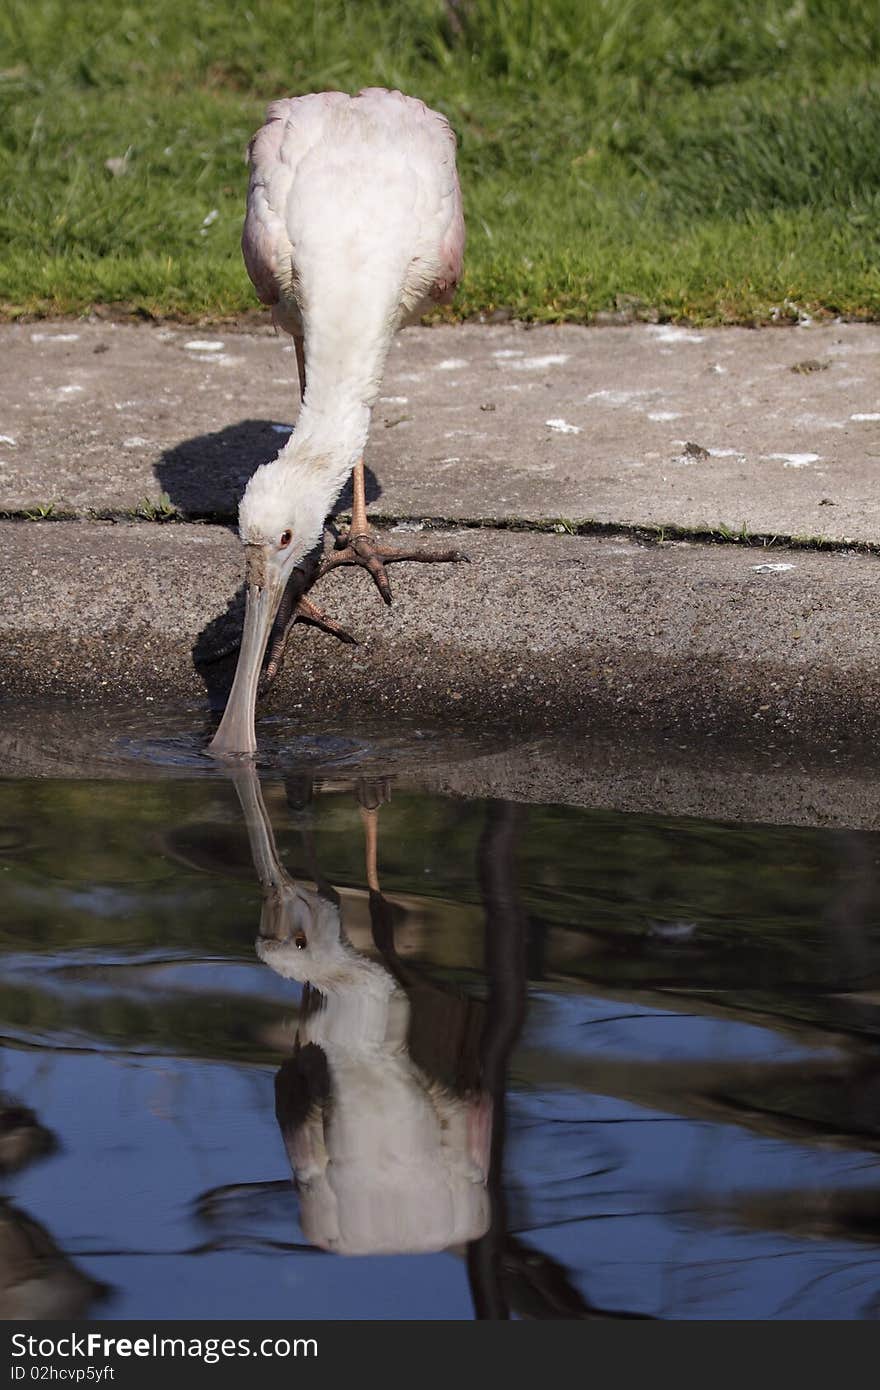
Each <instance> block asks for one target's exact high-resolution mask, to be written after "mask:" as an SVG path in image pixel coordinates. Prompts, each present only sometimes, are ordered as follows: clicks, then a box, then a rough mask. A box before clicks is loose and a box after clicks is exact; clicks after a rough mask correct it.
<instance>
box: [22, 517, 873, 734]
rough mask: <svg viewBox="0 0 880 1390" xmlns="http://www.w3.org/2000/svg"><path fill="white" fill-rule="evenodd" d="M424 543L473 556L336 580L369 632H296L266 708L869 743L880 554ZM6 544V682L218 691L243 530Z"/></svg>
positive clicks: (234, 628) (104, 694)
mask: <svg viewBox="0 0 880 1390" xmlns="http://www.w3.org/2000/svg"><path fill="white" fill-rule="evenodd" d="M401 539H405V540H406V541H407V542H409V541H411V540H413V539H416V540H418V539H419V538H418V537H415V538H414V537H413V536H412V535H410V534H406V535H405V536H402V537H401ZM422 539H423V540H424V542H425V543H426V544H433V543H434V542H435V541H440V540H442V541H444V542H446V541H447V539H448V541H449V542H454V543H455V544H457V545H461V546H462V547H463V548H465V549H466V550H467V551H468V552H469V554H470V556H471V559H472V563H471V564H470V565H456V566H430V567H428V566H425V567H424V568H423V567H420V566H416V565H409V566H407V565H400V566H397V567H395V568H394V570H392V581H393V583H394V585H395V603H394V606H393V607H392V608H391V609H390V610H385V609H384V607H383V605H382V604H381V602H380V601H379V599H378V596H377V595H376V594H375V592H374V591H373V590H372V586H371V585H370V583H369V582H368V580H367V578H366V576H365V575H361V574H360V573H356V572H354V571H351V570H345V571H337V572H334V573H333V574H332V575H330V576H328V578H327V580H326V581H324V582H323V583H322V585H321V586H320V588H319V589H318V590H317V591H316V596H317V597H318V598H319V601H320V603H321V605H322V606H324V607H325V608H326V609H327V610H328V612H330V613H332V614H333V615H334V616H335V617H337V618H338V619H339V620H340V621H342V622H343V623H345V624H346V625H348V626H350V628H351V629H352V631H354V632H355V634H356V635H357V636H358V637H359V638H360V639H361V645H360V646H359V647H357V648H354V649H352V648H344V647H342V646H340V645H338V644H337V643H335V642H333V641H332V640H331V639H329V638H327V637H326V636H324V635H323V634H321V633H317V632H315V631H312V630H310V629H307V628H305V627H303V626H302V625H299V626H298V627H297V630H296V631H295V633H294V636H293V639H292V644H291V646H290V648H289V651H288V657H287V662H286V668H285V671H284V673H283V675H282V677H281V679H280V681H279V683H278V686H277V688H276V689H275V691H274V692H273V694H272V698H271V701H270V702H269V703H268V704H267V706H266V710H267V711H269V712H271V711H273V710H274V711H276V712H277V711H287V712H289V713H292V714H294V715H296V716H297V717H303V718H307V717H309V716H311V715H314V714H315V713H316V712H320V714H321V715H329V714H333V715H334V716H339V717H343V716H345V717H349V716H354V715H358V714H369V715H371V716H375V717H379V718H391V719H396V718H400V717H404V716H407V717H413V718H418V719H429V720H432V721H435V722H438V721H442V722H445V723H448V724H452V725H459V726H466V725H471V726H480V727H486V726H490V725H491V726H494V727H505V728H509V729H511V730H513V729H515V730H520V731H523V732H528V733H535V732H538V731H541V730H553V729H559V728H560V727H562V728H578V729H595V728H597V727H600V726H602V727H606V728H610V729H616V730H621V729H633V730H635V729H640V730H646V731H647V730H651V731H654V732H660V733H665V734H672V733H675V732H676V731H678V732H681V733H699V734H701V735H703V736H711V737H715V738H722V737H724V738H739V739H745V740H746V741H747V742H751V743H760V744H762V745H764V746H769V747H774V746H779V747H783V746H788V745H791V746H801V747H806V748H812V749H825V750H834V749H840V748H843V747H852V746H854V745H856V744H858V743H863V744H870V743H871V742H872V740H874V739H875V738H876V736H877V732H878V723H880V719H878V710H880V636H878V632H877V627H876V622H875V614H876V612H877V607H878V592H880V569H878V564H880V561H878V560H877V559H876V558H875V557H873V556H868V555H859V554H846V553H843V554H831V555H828V554H825V555H820V554H813V553H810V552H805V551H791V552H785V551H782V550H777V549H775V548H774V549H773V550H771V551H762V550H756V549H750V548H747V547H741V546H718V547H712V546H698V545H689V544H684V543H676V544H668V545H663V546H642V545H638V544H635V543H630V542H626V541H622V540H616V539H614V538H587V537H573V536H567V535H559V536H555V535H535V534H529V533H499V532H492V531H468V532H458V533H449V534H448V537H447V535H443V536H441V535H440V534H439V533H432V534H431V535H430V536H428V535H424V536H423V537H422ZM0 545H2V550H3V554H4V565H3V573H2V582H0V659H2V661H0V694H2V695H5V696H9V697H16V698H36V697H39V698H45V697H65V698H75V699H77V700H91V701H106V700H108V699H116V700H123V699H124V700H129V701H136V700H139V699H142V698H144V697H146V696H150V697H152V698H153V699H168V698H171V697H173V698H180V697H190V698H196V699H198V700H199V702H200V703H202V702H204V704H205V706H207V705H208V704H209V703H210V704H212V705H213V706H214V707H215V708H219V707H220V706H221V705H222V703H223V701H224V699H225V694H226V688H227V686H228V683H229V681H230V679H231V670H232V665H233V659H231V658H230V659H228V660H226V661H225V662H224V661H221V662H219V663H215V664H209V665H198V664H194V652H195V653H196V655H197V656H198V657H199V658H203V657H209V656H211V655H212V654H213V653H216V652H217V651H218V650H219V649H221V648H223V647H224V646H227V645H228V644H229V643H230V642H231V641H234V639H235V637H236V636H237V633H238V631H239V627H240V602H239V601H237V600H236V593H237V590H238V588H239V585H240V579H241V567H242V561H241V553H240V546H239V544H238V541H237V539H236V537H235V536H234V534H233V533H232V532H231V531H227V530H225V529H223V528H218V527H211V526H207V525H205V526H187V525H168V526H157V525H148V524H144V525H136V524H123V525H114V524H111V523H103V524H102V523H86V522H70V523H66V522H55V523H53V522H42V523H26V522H7V523H3V524H0ZM766 565H769V566H771V568H770V569H765V568H763V567H764V566H766ZM773 566H783V567H785V568H782V569H774V568H772V567H773ZM832 756H834V755H833V754H832Z"/></svg>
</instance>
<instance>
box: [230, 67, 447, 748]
mask: <svg viewBox="0 0 880 1390" xmlns="http://www.w3.org/2000/svg"><path fill="white" fill-rule="evenodd" d="M250 164H251V178H250V186H249V189H248V207H247V217H246V220H245V226H244V235H243V237H242V250H243V252H244V258H245V263H246V265H247V269H248V274H249V275H250V277H251V279H252V280H253V282H254V285H255V287H256V290H257V293H258V295H259V296H260V299H261V300H262V301H263V302H264V303H265V304H269V305H271V306H272V314H273V318H274V319H275V322H276V323H277V324H280V326H281V327H282V328H285V329H287V331H288V332H290V333H291V334H293V335H294V340H295V343H296V349H297V364H298V366H299V375H300V386H301V391H302V398H303V399H302V408H301V410H300V414H299V419H298V420H297V424H296V429H295V431H294V433H293V435H292V436H291V438H290V440H289V442H288V443H287V444H286V445H285V446H284V448H283V449H282V450H281V453H280V454H279V456H278V458H277V459H275V460H274V461H273V462H272V463H267V464H264V465H263V466H262V467H261V468H259V469H257V471H256V473H255V474H254V476H253V477H252V478H251V480H250V482H249V483H248V486H247V489H246V491H245V494H244V497H243V498H242V501H241V506H240V508H239V531H240V534H241V539H242V541H243V542H244V544H245V547H246V554H247V562H246V563H247V608H246V612H245V622H244V633H243V636H242V643H241V650H240V653H239V659H238V667H237V669H236V673H235V680H234V682H233V686H232V690H231V692H230V695H229V701H228V703H227V706H226V712H225V714H224V716H223V720H222V722H221V724H220V727H219V728H218V730H217V733H216V734H215V736H214V739H213V741H212V743H211V751H212V752H213V753H220V754H229V753H249V752H250V753H252V752H254V751H255V750H256V746H257V745H256V736H255V733H254V705H255V701H256V693H257V683H258V679H259V674H260V667H261V664H262V661H263V656H264V653H265V650H266V646H267V643H268V640H269V635H270V632H271V630H272V625H273V622H274V621H275V619H276V615H278V617H279V621H278V623H277V625H276V633H277V639H276V642H275V643H273V651H272V655H271V657H270V662H269V668H267V674H269V669H270V668H272V667H274V666H277V663H278V660H279V658H280V648H281V645H283V640H284V637H285V635H286V631H287V629H288V627H289V625H290V623H291V622H292V621H293V619H294V618H295V617H296V616H302V617H306V618H308V619H310V620H311V621H312V622H317V623H318V624H319V625H320V626H323V627H325V628H327V629H328V630H330V631H331V632H335V633H336V635H337V636H341V637H343V639H344V640H349V641H350V640H351V639H350V638H349V637H348V634H346V633H344V632H342V630H341V629H340V628H339V627H338V626H337V625H336V624H334V623H331V622H329V621H328V620H327V619H325V618H324V616H323V614H321V613H319V612H318V610H317V609H315V608H314V607H313V605H311V604H310V603H309V602H308V601H307V600H305V599H303V597H302V595H303V590H304V588H305V586H306V583H307V580H306V577H305V572H304V570H303V562H304V561H305V560H306V557H307V556H308V555H309V554H310V552H312V551H313V550H314V549H315V547H316V546H317V545H318V543H319V541H320V540H321V538H322V535H323V531H324V521H325V518H326V516H327V514H328V512H329V511H330V509H331V507H332V506H333V503H334V502H335V501H336V499H337V497H338V496H339V493H340V492H341V491H342V488H343V485H344V484H345V482H346V480H347V478H348V476H349V474H351V475H352V480H353V489H354V493H353V503H352V519H351V528H350V530H349V533H348V536H347V537H346V538H345V540H344V541H342V542H341V544H340V545H339V546H338V547H337V549H336V551H335V552H331V553H330V554H329V555H328V556H327V557H326V558H325V559H324V561H323V562H322V565H321V569H320V573H321V574H323V573H325V572H326V570H328V569H330V568H332V567H333V566H335V565H338V564H346V565H362V566H363V567H364V568H365V569H367V571H368V572H369V573H370V574H371V575H372V577H373V579H374V580H375V582H376V585H377V587H378V589H379V592H380V594H381V595H382V597H383V598H384V599H385V601H386V603H390V602H391V588H390V585H389V583H388V578H387V575H386V573H385V566H386V565H387V564H389V563H391V561H393V560H423V561H425V560H427V561H447V560H456V559H460V558H462V557H461V556H459V554H458V552H457V551H454V550H448V551H424V550H396V551H395V550H390V549H387V548H385V547H380V546H379V545H377V544H376V540H375V537H373V536H371V535H370V532H369V526H368V523H367V513H366V501H365V494H364V465H363V451H364V446H365V444H366V442H367V434H368V431H369V427H370V413H371V410H372V407H373V405H374V403H375V401H376V398H377V396H378V394H379V390H380V386H381V381H382V376H383V373H384V370H385V361H386V358H387V356H388V350H389V348H390V346H391V340H392V338H393V336H394V333H395V331H396V329H397V328H398V327H399V326H400V325H401V324H402V323H406V322H411V321H413V320H415V319H418V317H419V316H420V315H421V314H422V313H424V312H425V310H426V309H427V308H429V307H430V306H431V305H432V304H436V303H438V302H443V301H445V300H446V299H448V298H449V297H450V296H451V294H452V292H453V291H454V289H455V286H456V284H457V282H458V279H459V276H460V274H461V262H462V255H463V251H464V220H463V217H462V210H461V195H460V192H459V186H458V177H457V174H456V168H455V136H454V135H453V133H452V130H451V129H450V126H449V123H448V122H447V121H446V119H445V118H444V117H443V116H440V115H438V113H437V112H436V111H430V110H429V109H428V108H427V107H426V106H425V105H424V104H423V103H422V102H420V101H415V100H413V98H411V97H405V96H403V95H402V93H400V92H387V91H384V90H382V89H380V88H370V89H368V90H367V91H364V92H361V93H359V95H358V96H356V97H350V96H347V95H346V94H344V93H342V92H322V93H319V94H311V95H308V96H302V97H297V98H295V99H292V100H286V101H276V102H274V103H273V105H272V106H270V107H269V110H268V113H267V121H266V124H265V125H264V126H263V127H262V129H261V130H259V131H258V132H257V134H256V135H255V136H254V138H253V140H252V141H251V145H250ZM288 584H290V585H291V588H290V589H288V590H287V595H286V598H285V605H284V608H283V610H282V612H281V613H280V614H279V607H280V605H281V603H282V596H284V595H285V589H286V588H287V586H288Z"/></svg>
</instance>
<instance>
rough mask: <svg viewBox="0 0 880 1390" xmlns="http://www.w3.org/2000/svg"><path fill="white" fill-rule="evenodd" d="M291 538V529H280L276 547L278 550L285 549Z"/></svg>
mask: <svg viewBox="0 0 880 1390" xmlns="http://www.w3.org/2000/svg"><path fill="white" fill-rule="evenodd" d="M292 540H293V532H292V531H282V532H281V539H280V541H279V542H278V549H279V550H284V549H286V547H287V546H289V545H290V542H291V541H292Z"/></svg>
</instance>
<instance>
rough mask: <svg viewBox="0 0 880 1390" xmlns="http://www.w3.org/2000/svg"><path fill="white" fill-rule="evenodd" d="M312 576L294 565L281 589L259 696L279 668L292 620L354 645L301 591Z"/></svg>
mask: <svg viewBox="0 0 880 1390" xmlns="http://www.w3.org/2000/svg"><path fill="white" fill-rule="evenodd" d="M313 576H314V570H312V573H311V575H309V574H307V573H306V571H305V570H304V569H300V568H297V569H295V570H294V571H293V574H292V575H291V576H290V579H289V580H288V581H287V588H286V589H285V590H284V594H283V596H282V599H281V603H280V605H279V608H278V613H277V615H276V617H275V622H274V623H273V625H272V634H271V636H270V638H269V650H268V654H267V658H266V664H265V666H264V667H263V674H262V676H261V678H260V687H259V693H260V694H261V695H263V694H265V692H266V691H267V690H268V688H269V686H270V685H271V684H272V682H273V681H274V679H275V677H276V676H277V675H278V672H279V671H280V670H281V666H282V663H283V661H284V651H285V648H286V646H287V639H288V637H289V636H290V632H291V629H292V627H293V625H294V623H298V622H299V623H311V624H312V625H313V626H314V627H319V628H320V629H321V631H322V632H329V633H330V635H331V637H337V638H338V639H339V641H340V642H346V643H348V644H349V645H350V646H353V647H355V646H357V639H356V638H355V637H352V635H351V633H350V632H347V631H346V629H345V628H344V627H342V625H341V624H340V623H337V622H334V621H333V619H332V618H328V617H327V614H326V613H322V612H321V610H320V608H317V607H316V606H315V604H314V603H312V602H311V600H310V599H307V598H306V597H305V593H304V590H305V589H307V588H310V587H311V584H310V579H311V582H312V583H313V582H314V578H313Z"/></svg>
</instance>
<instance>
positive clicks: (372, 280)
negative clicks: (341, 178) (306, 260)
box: [288, 248, 403, 491]
mask: <svg viewBox="0 0 880 1390" xmlns="http://www.w3.org/2000/svg"><path fill="white" fill-rule="evenodd" d="M331 252H332V248H331V249H330V251H328V256H330V260H329V263H328V265H327V266H326V267H322V265H321V264H320V261H321V258H320V257H317V258H316V259H317V261H318V264H317V265H311V263H310V272H311V273H310V275H309V276H307V277H305V280H304V283H303V285H302V304H301V312H302V325H303V338H304V349H305V361H306V390H305V397H304V399H303V403H302V407H301V409H300V414H299V419H298V420H297V425H296V429H295V431H294V434H293V436H292V438H291V440H290V442H289V445H288V448H289V450H290V451H291V453H295V454H300V453H301V454H302V456H303V457H305V456H306V455H311V456H312V457H313V458H316V459H320V460H321V461H322V463H321V468H322V471H323V472H324V473H325V475H326V476H327V477H328V478H331V477H332V478H333V479H334V481H335V482H337V483H338V489H339V488H341V487H342V485H343V483H344V482H345V480H346V477H347V475H348V473H349V471H350V470H351V469H352V468H353V467H354V465H355V464H356V463H357V461H358V459H359V458H360V457H361V456H362V454H363V451H364V446H365V444H366V442H367V434H368V432H369V428H370V415H371V412H372V409H373V406H374V405H375V403H376V399H377V397H378V395H379V390H380V387H381V384H382V377H383V375H384V372H385V363H386V360H387V357H388V350H389V348H390V347H391V340H392V338H393V337H394V333H395V331H396V329H397V326H398V323H399V320H400V306H401V295H402V284H403V278H402V277H403V266H402V264H401V263H400V261H399V257H398V255H397V254H396V253H394V254H389V255H388V256H387V257H377V258H376V259H375V260H374V261H373V262H371V265H370V267H369V276H368V277H367V275H366V272H365V276H364V280H365V281H366V283H365V284H364V283H361V284H360V285H356V286H355V290H354V291H353V290H352V285H351V283H350V281H349V280H348V279H347V278H344V279H341V278H340V276H339V274H338V264H337V261H336V260H334V259H333V255H332V254H331ZM334 254H335V253H334ZM312 281H314V285H313V284H312ZM338 489H337V491H338Z"/></svg>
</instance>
